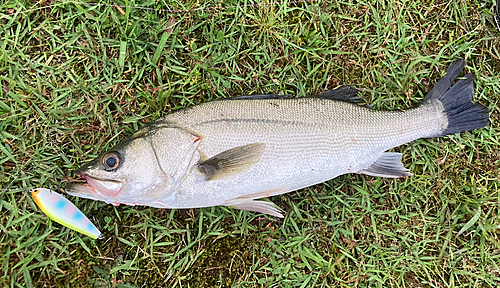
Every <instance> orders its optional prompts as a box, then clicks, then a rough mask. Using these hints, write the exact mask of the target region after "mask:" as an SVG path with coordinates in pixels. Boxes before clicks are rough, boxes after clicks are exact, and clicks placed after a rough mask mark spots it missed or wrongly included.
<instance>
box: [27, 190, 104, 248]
mask: <svg viewBox="0 0 500 288" xmlns="http://www.w3.org/2000/svg"><path fill="white" fill-rule="evenodd" d="M31 196H32V197H33V200H34V201H35V203H36V205H38V207H39V208H40V209H41V210H42V211H43V213H45V214H46V215H47V216H49V218H50V219H52V220H54V221H55V222H57V223H59V224H61V225H63V226H65V227H68V228H70V229H72V230H75V231H77V232H80V233H82V234H84V235H87V236H89V237H91V238H92V239H103V238H104V235H103V234H101V232H100V231H99V229H97V228H96V227H95V225H94V224H93V223H92V222H90V220H89V219H88V218H87V217H86V216H85V215H84V214H83V213H82V211H80V210H79V209H78V208H77V207H76V206H75V205H74V204H73V203H71V202H70V201H69V200H68V199H66V198H65V197H64V196H62V195H61V194H59V193H57V192H54V191H52V190H50V189H46V188H35V189H31Z"/></svg>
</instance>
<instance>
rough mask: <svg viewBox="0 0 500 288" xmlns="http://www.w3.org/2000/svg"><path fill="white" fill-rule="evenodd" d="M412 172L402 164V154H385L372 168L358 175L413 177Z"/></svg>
mask: <svg viewBox="0 0 500 288" xmlns="http://www.w3.org/2000/svg"><path fill="white" fill-rule="evenodd" d="M409 171H410V170H408V169H406V168H405V167H404V166H403V163H401V153H393V152H385V153H384V154H382V156H380V158H378V159H377V161H375V163H373V164H372V165H371V166H370V167H368V168H366V169H363V170H360V171H358V172H357V173H359V174H366V175H371V176H378V177H386V178H401V177H405V176H411V175H412V174H411V173H410V172H409Z"/></svg>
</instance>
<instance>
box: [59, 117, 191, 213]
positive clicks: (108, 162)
mask: <svg viewBox="0 0 500 288" xmlns="http://www.w3.org/2000/svg"><path fill="white" fill-rule="evenodd" d="M183 136H184V138H182V137H183ZM169 140H170V141H169ZM183 140H186V142H185V143H184V142H179V141H183ZM195 140H196V137H194V136H192V135H191V136H190V134H189V133H185V132H183V131H182V130H181V131H179V129H162V128H160V129H158V128H155V127H151V126H149V127H146V128H143V129H142V130H139V131H138V132H136V133H134V134H133V135H132V136H130V137H129V138H126V139H125V140H123V141H122V142H121V143H119V144H118V145H117V146H115V147H113V148H111V149H110V150H108V151H106V152H105V153H103V154H102V155H100V156H99V157H97V158H96V159H94V160H92V161H91V162H89V163H87V164H85V165H84V166H82V167H80V168H79V169H78V170H76V172H75V174H76V175H77V176H79V177H80V178H82V179H84V180H85V181H86V183H85V184H70V185H69V186H68V187H67V189H66V190H67V192H68V194H70V195H73V196H78V197H82V198H88V199H93V200H100V201H105V202H107V203H113V204H119V203H123V204H129V205H148V206H158V205H154V203H156V202H157V201H158V200H161V199H164V198H166V197H168V196H169V195H170V194H172V193H173V192H174V191H175V189H176V188H177V187H178V186H179V185H180V184H179V183H180V182H181V181H182V179H183V176H184V174H185V172H186V170H187V166H188V164H189V163H190V160H191V159H192V155H189V153H191V154H192V153H193V152H194V151H195V148H196V146H197V143H196V142H197V141H195ZM183 147H184V148H188V149H182V148H183ZM183 152H185V153H183Z"/></svg>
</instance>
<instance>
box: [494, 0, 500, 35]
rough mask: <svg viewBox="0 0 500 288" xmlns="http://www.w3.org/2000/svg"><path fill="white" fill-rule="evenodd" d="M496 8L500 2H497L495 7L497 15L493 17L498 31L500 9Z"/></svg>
mask: <svg viewBox="0 0 500 288" xmlns="http://www.w3.org/2000/svg"><path fill="white" fill-rule="evenodd" d="M498 6H500V0H497V6H496V10H497V13H496V15H495V16H493V18H494V19H495V23H496V24H497V29H498V31H500V8H498Z"/></svg>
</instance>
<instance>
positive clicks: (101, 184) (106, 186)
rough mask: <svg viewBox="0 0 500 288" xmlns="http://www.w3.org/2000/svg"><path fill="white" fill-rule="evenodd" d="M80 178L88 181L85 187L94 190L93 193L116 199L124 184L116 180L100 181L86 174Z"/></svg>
mask: <svg viewBox="0 0 500 288" xmlns="http://www.w3.org/2000/svg"><path fill="white" fill-rule="evenodd" d="M80 177H81V178H82V179H84V180H85V181H87V184H84V185H85V186H90V187H89V188H92V189H93V190H94V191H93V192H94V193H96V194H97V195H100V196H105V197H115V196H116V195H118V194H119V193H120V191H121V190H122V187H123V184H122V182H120V181H116V180H108V179H106V180H104V179H98V178H94V177H91V176H88V175H86V174H81V175H80Z"/></svg>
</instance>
